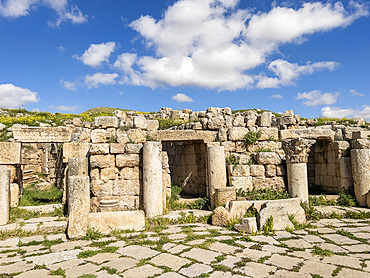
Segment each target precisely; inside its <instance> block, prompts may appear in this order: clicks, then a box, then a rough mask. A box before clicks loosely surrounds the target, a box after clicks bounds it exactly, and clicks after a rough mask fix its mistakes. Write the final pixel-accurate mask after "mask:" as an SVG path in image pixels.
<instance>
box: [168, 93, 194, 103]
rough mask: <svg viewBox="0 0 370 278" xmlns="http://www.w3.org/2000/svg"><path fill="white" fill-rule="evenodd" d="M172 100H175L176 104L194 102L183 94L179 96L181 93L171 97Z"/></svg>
mask: <svg viewBox="0 0 370 278" xmlns="http://www.w3.org/2000/svg"><path fill="white" fill-rule="evenodd" d="M172 99H173V100H176V101H177V102H193V101H194V100H193V99H192V98H191V97H189V96H187V95H185V94H181V93H178V94H177V95H174V96H173V97H172Z"/></svg>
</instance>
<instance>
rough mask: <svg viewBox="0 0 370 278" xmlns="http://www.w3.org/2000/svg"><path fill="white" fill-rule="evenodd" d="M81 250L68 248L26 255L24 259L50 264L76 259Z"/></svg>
mask: <svg viewBox="0 0 370 278" xmlns="http://www.w3.org/2000/svg"><path fill="white" fill-rule="evenodd" d="M80 252H81V250H78V249H76V250H69V251H62V252H56V253H50V254H45V255H41V256H34V257H27V258H26V260H27V261H29V262H33V263H34V264H37V265H43V264H44V265H51V264H54V263H58V262H63V261H67V260H71V259H77V255H78V254H79V253H80Z"/></svg>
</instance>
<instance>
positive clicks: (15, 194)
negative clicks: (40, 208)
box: [10, 183, 19, 208]
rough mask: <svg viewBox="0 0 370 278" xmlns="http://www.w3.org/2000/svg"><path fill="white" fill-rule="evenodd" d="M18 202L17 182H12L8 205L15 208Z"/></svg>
mask: <svg viewBox="0 0 370 278" xmlns="http://www.w3.org/2000/svg"><path fill="white" fill-rule="evenodd" d="M18 203H19V184H18V183H12V184H11V185H10V207H12V208H16V207H18Z"/></svg>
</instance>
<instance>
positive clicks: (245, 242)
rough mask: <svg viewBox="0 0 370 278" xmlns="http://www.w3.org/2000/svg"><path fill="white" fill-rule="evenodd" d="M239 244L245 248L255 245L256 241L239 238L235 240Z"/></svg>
mask: <svg viewBox="0 0 370 278" xmlns="http://www.w3.org/2000/svg"><path fill="white" fill-rule="evenodd" d="M235 242H236V243H237V244H240V245H243V246H244V247H245V248H249V247H251V246H253V245H255V244H256V243H255V242H252V241H244V240H237V241H235Z"/></svg>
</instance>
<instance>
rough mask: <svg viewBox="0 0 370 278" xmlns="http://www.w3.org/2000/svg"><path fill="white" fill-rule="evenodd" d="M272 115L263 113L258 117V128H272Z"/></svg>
mask: <svg viewBox="0 0 370 278" xmlns="http://www.w3.org/2000/svg"><path fill="white" fill-rule="evenodd" d="M271 119H272V113H271V112H262V114H260V115H259V116H258V126H260V127H270V126H271Z"/></svg>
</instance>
